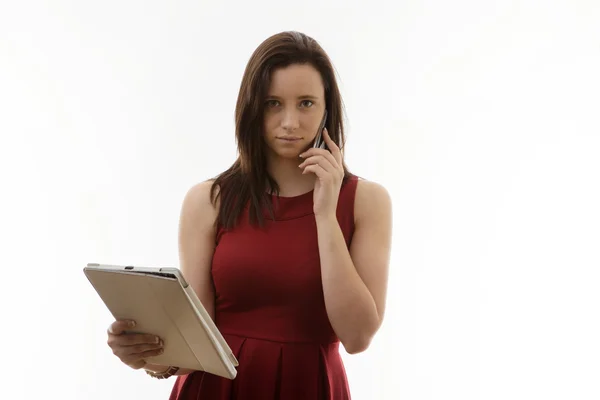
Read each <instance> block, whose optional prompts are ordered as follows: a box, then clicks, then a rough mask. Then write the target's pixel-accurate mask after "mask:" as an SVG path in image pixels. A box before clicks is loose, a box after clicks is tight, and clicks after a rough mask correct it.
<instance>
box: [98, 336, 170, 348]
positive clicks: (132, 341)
mask: <svg viewBox="0 0 600 400" xmlns="http://www.w3.org/2000/svg"><path fill="white" fill-rule="evenodd" d="M160 342H161V339H160V338H159V337H158V336H156V335H148V334H143V333H128V334H125V335H109V337H108V344H109V345H115V346H135V345H139V344H158V343H160Z"/></svg>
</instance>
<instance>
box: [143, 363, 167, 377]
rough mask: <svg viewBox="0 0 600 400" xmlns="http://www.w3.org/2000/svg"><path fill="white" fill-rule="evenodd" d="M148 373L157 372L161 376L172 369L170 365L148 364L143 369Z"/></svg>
mask: <svg viewBox="0 0 600 400" xmlns="http://www.w3.org/2000/svg"><path fill="white" fill-rule="evenodd" d="M143 368H144V369H145V370H146V371H150V372H156V373H159V374H162V373H165V372H167V371H168V370H169V368H171V367H170V366H168V365H159V364H148V363H146V365H144V367H143Z"/></svg>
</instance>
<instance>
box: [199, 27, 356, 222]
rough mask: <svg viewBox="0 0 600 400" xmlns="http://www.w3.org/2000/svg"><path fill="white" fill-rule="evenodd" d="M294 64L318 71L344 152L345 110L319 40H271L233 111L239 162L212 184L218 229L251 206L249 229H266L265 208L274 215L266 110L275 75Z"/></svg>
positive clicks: (255, 58) (283, 36) (295, 36)
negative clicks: (266, 101)
mask: <svg viewBox="0 0 600 400" xmlns="http://www.w3.org/2000/svg"><path fill="white" fill-rule="evenodd" d="M292 64H309V65H312V66H313V67H314V68H315V69H316V70H317V71H319V73H320V75H321V78H322V80H323V84H324V86H325V107H326V108H327V111H328V117H327V124H326V127H327V131H328V132H329V134H330V136H331V138H332V139H333V141H334V142H335V143H336V144H337V145H338V146H339V147H340V148H343V146H344V142H345V136H344V123H343V114H342V113H343V108H344V107H343V102H342V98H341V95H340V91H339V88H338V85H337V82H336V78H335V72H334V68H333V65H332V63H331V61H330V59H329V57H328V56H327V53H325V51H324V50H323V49H322V48H321V46H320V45H319V44H318V43H317V41H316V40H314V39H313V38H311V37H309V36H307V35H305V34H303V33H300V32H295V31H287V32H281V33H278V34H275V35H273V36H271V37H269V38H267V39H266V40H265V41H264V42H262V43H261V44H260V45H259V46H258V48H257V49H256V50H255V51H254V53H253V54H252V56H251V57H250V60H249V61H248V64H247V66H246V70H245V71H244V76H243V79H242V83H241V85H240V91H239V94H238V99H237V104H236V108H235V136H236V142H237V147H238V153H239V155H238V158H237V160H236V161H235V162H234V163H233V165H232V166H231V167H230V168H228V169H227V170H226V171H224V172H222V173H221V174H220V175H218V176H217V177H216V178H215V179H214V182H213V184H212V188H211V199H212V201H213V204H216V202H217V200H220V206H219V212H218V216H217V219H216V225H217V226H221V227H223V228H225V229H230V228H233V227H234V226H235V225H236V224H237V222H238V219H239V217H240V214H241V213H242V211H243V210H244V207H245V206H246V204H248V202H250V204H249V206H250V209H249V211H250V213H249V214H250V223H251V224H253V225H256V224H258V225H260V226H262V225H263V224H264V217H263V210H265V208H266V210H268V211H269V213H270V214H271V215H272V212H273V208H272V204H271V195H270V194H269V193H274V194H279V186H278V185H277V182H275V180H274V179H273V177H271V176H270V175H269V173H268V172H267V158H266V154H267V153H266V152H267V149H266V143H265V141H264V138H263V122H264V107H265V105H264V104H265V100H266V96H267V94H268V93H267V91H268V89H269V85H270V82H271V75H272V73H273V72H274V71H275V70H276V69H278V68H285V67H287V66H289V65H292ZM343 167H344V173H345V178H347V177H348V176H349V175H350V172H349V171H348V168H347V167H346V164H345V163H344V165H343Z"/></svg>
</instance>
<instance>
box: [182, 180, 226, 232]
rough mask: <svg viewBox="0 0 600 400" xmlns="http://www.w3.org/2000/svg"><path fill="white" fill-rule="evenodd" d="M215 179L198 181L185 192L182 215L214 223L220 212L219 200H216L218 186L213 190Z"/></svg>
mask: <svg viewBox="0 0 600 400" xmlns="http://www.w3.org/2000/svg"><path fill="white" fill-rule="evenodd" d="M213 182H214V181H213V180H206V181H203V182H200V183H196V184H195V185H193V186H192V187H190V188H189V189H188V191H187V193H186V194H185V198H184V200H183V206H182V210H181V214H182V217H185V218H190V219H192V220H195V221H198V220H199V219H200V220H202V222H205V223H212V222H213V221H214V220H215V218H216V216H217V213H218V206H219V205H218V202H214V201H213V198H214V195H216V194H218V188H216V191H215V192H214V193H213V192H212V186H213Z"/></svg>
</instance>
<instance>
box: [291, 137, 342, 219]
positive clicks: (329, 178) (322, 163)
mask: <svg viewBox="0 0 600 400" xmlns="http://www.w3.org/2000/svg"><path fill="white" fill-rule="evenodd" d="M323 138H324V139H325V144H326V145H327V148H329V150H330V151H327V150H325V149H316V148H311V149H309V150H307V151H305V152H304V153H302V154H300V157H302V158H303V159H304V162H303V163H302V164H300V165H299V167H300V168H303V169H304V171H303V172H302V174H308V173H311V172H312V173H314V174H315V175H316V176H317V179H316V181H315V190H314V194H313V211H314V213H315V217H318V218H322V217H334V218H335V217H336V215H337V213H336V212H337V203H338V197H339V194H340V189H341V187H342V181H343V179H344V167H343V164H342V152H341V150H340V148H339V147H338V146H337V145H336V144H335V142H334V141H333V140H331V137H329V132H327V128H325V129H323Z"/></svg>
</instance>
